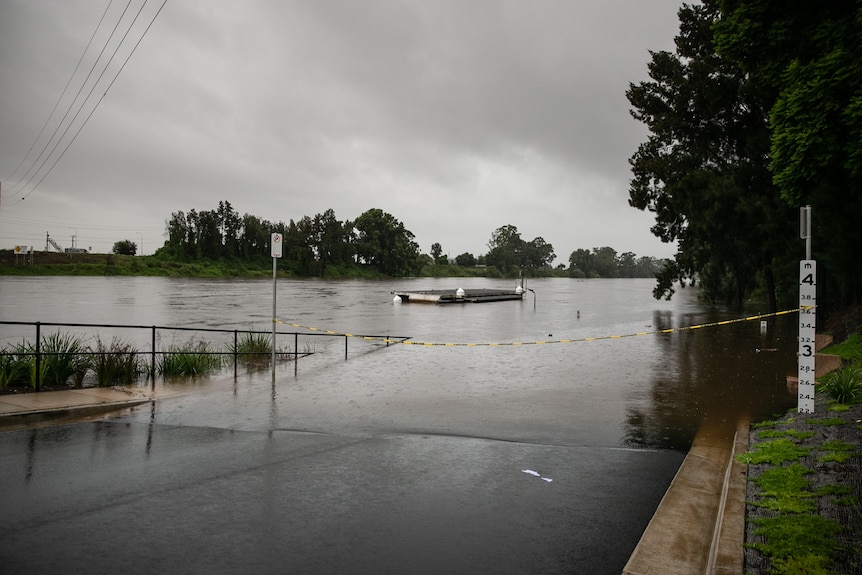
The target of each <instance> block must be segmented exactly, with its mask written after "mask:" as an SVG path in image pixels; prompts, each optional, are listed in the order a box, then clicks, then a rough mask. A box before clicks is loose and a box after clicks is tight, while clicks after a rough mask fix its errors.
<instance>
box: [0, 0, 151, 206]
mask: <svg viewBox="0 0 862 575" xmlns="http://www.w3.org/2000/svg"><path fill="white" fill-rule="evenodd" d="M167 1H168V0H164V1H163V2H162V4H161V6H159V9H158V10H157V11H156V13H155V14H154V15H153V17H152V19H151V20H150V22H149V24H148V25H147V27H146V28H145V29H144V31H143V33H142V34H141V36H140V37H139V38H138V40H137V42H136V43H135V45H134V46H133V47H132V50H131V51H130V52H129V54H128V55H127V56H126V59H125V60H124V61H123V64H122V65H121V66H120V68H119V69H118V70H117V73H116V74H114V77H113V79H112V80H111V82H110V83H109V84H108V86H107V88H105V91H104V93H103V94H102V96H101V97H100V98H99V100H98V101H97V102H96V104H95V105H94V106H93V108H92V110H90V113H89V114H88V115H87V117H86V118H85V119H84V122H83V123H82V124H81V125H80V126H79V127H78V129H77V130H76V131H75V134H74V135H73V136H72V139H71V140H70V141H69V143H68V144H67V145H66V146H65V147H64V148H63V150H62V152H61V153H60V155H59V156H58V157H57V158H56V159H55V160H54V162H53V163H52V164H51V166H50V167H49V168H48V171H47V172H45V173H44V174H43V175H42V177H41V178H40V179H39V181H38V182H36V184H35V185H33V187H32V188H31V189H30V191H29V192H27V193H26V194H24V196H22V197H21V199H20V200H18V201H16V202H14V203H12V204H11V206H16V205H18V204H20V203H21V202H22V201H24V200H25V199H27V197H28V196H30V194H32V193H33V192H34V191H35V190H36V188H38V187H39V185H40V184H41V183H42V182H43V181H44V180H45V178H46V177H48V175H49V174H50V173H51V172H52V171H53V170H54V167H55V166H56V165H57V163H58V162H59V161H60V160H61V159H62V158H63V156H64V155H65V154H66V151H68V149H69V147H71V145H72V144H73V143H74V142H75V140H76V139H77V138H78V135H79V134H80V133H81V131H82V130H83V129H84V126H86V125H87V123H88V122H89V120H90V118H91V117H92V116H93V114H94V113H95V112H96V109H97V108H98V107H99V105H100V104H101V103H102V100H104V98H105V96H107V95H108V91H110V89H111V87H112V86H113V85H114V82H116V81H117V78H118V77H119V75H120V73H121V72H122V71H123V69H125V67H126V64H128V62H129V60H130V59H131V57H132V56H133V55H134V53H135V51H137V49H138V46H140V44H141V42H142V41H143V39H144V37H145V36H146V35H147V33H148V32H149V30H150V28H151V27H152V26H153V24H154V23H155V21H156V18H158V16H159V14H161V12H162V9H164V7H165V5H166V4H167ZM148 2H149V0H144V2H143V4H141V7H140V9H139V10H138V13H137V14H136V15H135V18H134V19H133V20H132V22H131V24H130V25H129V27H128V29H127V30H126V32H125V34H124V35H123V38H122V39H121V40H120V42H119V43H118V44H117V47H116V48H115V50H114V52H113V53H112V55H111V58H110V59H109V60H108V62H107V64H106V65H105V68H104V69H103V70H102V72H101V74H100V75H99V78H98V79H97V80H96V82H94V84H93V87H92V88H91V89H90V92H89V93H88V94H87V96H86V98H85V99H84V101H83V102H82V103H81V106H80V107H79V108H78V111H77V112H76V113H75V116H74V117H73V118H72V120H71V121H70V122H69V125H68V126H67V127H66V129H65V130H64V131H63V135H62V136H61V137H60V139H58V140H57V143H56V144H54V147H53V148H52V149H51V152H50V153H49V155H48V156H47V157H46V158H45V161H43V162H42V164H40V166H39V168H38V169H37V170H36V172H34V174H33V176H32V177H31V178H30V180H28V181H27V183H26V184H25V187H26V185H28V184H29V183H30V181H32V179H33V177H35V175H36V174H38V172H39V170H41V168H42V166H44V164H45V162H47V160H48V158H49V157H50V155H51V154H53V153H54V151H55V150H56V148H57V146H58V145H59V144H60V142H61V141H62V139H63V138H64V137H65V136H66V133H67V132H68V131H69V129H70V128H71V126H72V124H73V123H74V121H75V119H77V117H78V114H79V113H80V112H81V110H82V109H83V108H84V105H85V104H86V102H87V100H88V99H89V98H90V96H91V95H92V93H93V91H94V90H95V88H96V86H97V85H98V83H99V81H100V80H101V79H102V77H103V76H104V74H105V72H106V71H107V69H108V66H110V64H111V62H112V61H113V59H114V57H115V56H116V54H117V52H118V51H119V49H120V47H121V46H122V44H123V43H124V42H125V40H126V38H127V37H128V34H129V32H130V31H131V29H132V27H133V26H134V24H135V22H136V21H137V19H138V17H139V16H140V14H141V12H143V10H144V7H145V6H146V5H147V3H148ZM129 3H131V0H129ZM126 9H128V4H127V5H126ZM125 13H126V10H123V15H125ZM120 20H122V16H121V17H120ZM120 20H118V23H117V26H119V21H120ZM115 30H116V26H115ZM111 37H113V32H112V33H111ZM108 41H110V38H109V39H108ZM105 46H106V47H107V42H106V45H105ZM102 53H104V48H103V50H102V52H101V53H100V55H99V58H101V54H102ZM97 62H98V60H97ZM94 67H95V65H94ZM88 79H89V75H88ZM85 83H86V80H85ZM82 89H83V84H82ZM79 94H80V91H79ZM76 99H77V96H76ZM73 105H74V101H73ZM70 109H71V108H70ZM67 115H68V112H67ZM64 119H65V116H64ZM57 129H58V130H59V126H58V128H57ZM56 131H57V130H55V134H56ZM52 137H53V136H52ZM49 143H50V140H49ZM46 147H47V144H46ZM40 157H41V155H40ZM37 161H38V160H37ZM28 172H29V170H28ZM19 193H20V192H19Z"/></svg>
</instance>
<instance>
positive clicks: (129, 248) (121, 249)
mask: <svg viewBox="0 0 862 575" xmlns="http://www.w3.org/2000/svg"><path fill="white" fill-rule="evenodd" d="M111 252H112V253H115V254H118V255H121V256H133V255H135V254H137V253H138V245H137V244H136V243H135V242H133V241H131V240H120V241H118V242H116V243H114V247H113V249H111Z"/></svg>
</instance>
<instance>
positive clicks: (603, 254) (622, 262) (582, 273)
mask: <svg viewBox="0 0 862 575" xmlns="http://www.w3.org/2000/svg"><path fill="white" fill-rule="evenodd" d="M664 264H665V260H663V259H659V258H653V257H649V256H641V257H638V256H637V255H636V254H634V253H632V252H623V253H621V254H619V255H617V251H616V250H615V249H613V248H609V247H607V246H605V247H602V248H593V249H592V251H590V250H587V249H578V250H575V251H573V252H572V254H571V255H570V256H569V275H571V276H572V277H580V278H652V277H655V275H656V272H658V271H659V270H660V269H661V268H662V267H663V266H664Z"/></svg>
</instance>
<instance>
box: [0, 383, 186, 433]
mask: <svg viewBox="0 0 862 575" xmlns="http://www.w3.org/2000/svg"><path fill="white" fill-rule="evenodd" d="M179 394H180V392H174V391H170V390H165V389H157V390H149V389H126V388H121V387H93V388H86V389H70V390H64V391H42V392H39V393H16V394H8V395H0V431H11V430H14V429H26V428H29V427H42V426H45V425H56V424H59V423H63V422H66V421H71V420H76V419H81V418H86V417H90V416H98V415H102V414H105V413H110V412H112V411H117V410H119V409H123V408H127V407H133V406H135V405H140V404H142V403H148V402H151V401H155V400H157V399H160V398H164V397H170V396H175V395H179Z"/></svg>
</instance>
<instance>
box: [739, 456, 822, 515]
mask: <svg viewBox="0 0 862 575" xmlns="http://www.w3.org/2000/svg"><path fill="white" fill-rule="evenodd" d="M812 473H814V472H813V471H811V470H810V469H808V468H806V467H803V466H802V465H799V464H798V463H794V464H793V465H788V466H783V467H775V468H773V469H768V470H766V471H764V472H763V473H761V474H760V476H759V477H757V478H756V479H754V480H753V482H754V484H755V485H757V486H758V487H759V488H760V489H761V491H762V492H763V497H764V499H763V501H762V502H760V503H756V504H755V505H757V506H759V507H764V508H766V509H770V510H772V511H781V512H784V513H807V512H810V511H813V510H814V509H815V508H816V505H815V501H814V497H815V494H814V493H812V492H811V491H810V490H809V489H810V487H811V482H810V481H809V480H808V479H806V478H805V476H806V475H811V474H812Z"/></svg>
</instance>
